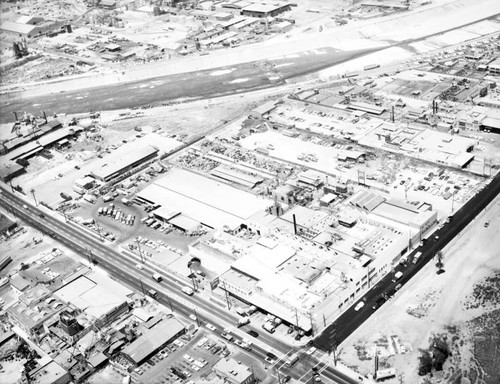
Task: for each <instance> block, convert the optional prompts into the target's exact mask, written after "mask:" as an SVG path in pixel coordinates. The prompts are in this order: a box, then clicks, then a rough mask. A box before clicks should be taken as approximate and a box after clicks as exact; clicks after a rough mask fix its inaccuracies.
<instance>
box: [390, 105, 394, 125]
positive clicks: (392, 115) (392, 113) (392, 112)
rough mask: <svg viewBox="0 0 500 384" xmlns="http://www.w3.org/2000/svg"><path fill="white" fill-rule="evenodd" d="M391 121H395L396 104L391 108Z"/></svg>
mask: <svg viewBox="0 0 500 384" xmlns="http://www.w3.org/2000/svg"><path fill="white" fill-rule="evenodd" d="M391 121H392V122H393V123H394V105H393V106H392V110H391Z"/></svg>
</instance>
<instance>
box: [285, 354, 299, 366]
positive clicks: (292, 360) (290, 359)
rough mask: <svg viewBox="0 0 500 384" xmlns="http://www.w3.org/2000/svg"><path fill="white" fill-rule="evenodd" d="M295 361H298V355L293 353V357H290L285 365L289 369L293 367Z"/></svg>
mask: <svg viewBox="0 0 500 384" xmlns="http://www.w3.org/2000/svg"><path fill="white" fill-rule="evenodd" d="M297 361H299V354H298V353H294V354H293V355H291V356H290V357H289V358H288V360H287V361H286V363H285V365H286V366H287V367H291V366H292V365H294V364H295V363H296V362H297Z"/></svg>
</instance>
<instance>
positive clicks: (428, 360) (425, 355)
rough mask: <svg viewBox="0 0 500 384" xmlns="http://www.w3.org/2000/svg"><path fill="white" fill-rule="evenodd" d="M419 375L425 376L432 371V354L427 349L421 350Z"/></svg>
mask: <svg viewBox="0 0 500 384" xmlns="http://www.w3.org/2000/svg"><path fill="white" fill-rule="evenodd" d="M418 359H419V362H420V363H419V366H418V375H419V376H425V375H427V374H428V373H430V372H431V371H432V356H431V354H430V353H429V351H428V350H427V349H421V350H420V356H419V358H418Z"/></svg>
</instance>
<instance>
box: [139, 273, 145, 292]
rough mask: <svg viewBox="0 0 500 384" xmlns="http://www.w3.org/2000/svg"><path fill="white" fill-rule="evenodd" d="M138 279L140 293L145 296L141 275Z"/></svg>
mask: <svg viewBox="0 0 500 384" xmlns="http://www.w3.org/2000/svg"><path fill="white" fill-rule="evenodd" d="M139 281H140V282H141V290H142V295H143V296H146V294H145V293H144V284H143V283H142V277H139Z"/></svg>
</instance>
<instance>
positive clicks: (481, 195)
mask: <svg viewBox="0 0 500 384" xmlns="http://www.w3.org/2000/svg"><path fill="white" fill-rule="evenodd" d="M499 193H500V174H497V175H496V177H495V178H494V179H493V180H492V181H491V183H489V184H488V185H487V186H486V187H485V188H484V189H483V190H481V191H480V192H478V193H477V194H476V195H475V196H474V197H473V198H472V199H471V200H469V201H468V202H467V203H466V204H465V205H464V206H463V207H462V208H461V209H460V210H458V211H457V212H456V213H455V214H454V215H453V218H452V219H451V221H450V223H449V224H447V225H444V226H443V227H442V228H440V229H438V230H437V231H436V232H434V233H433V235H432V237H430V238H429V239H428V240H427V241H426V242H425V243H424V245H423V246H421V247H419V248H418V249H417V250H416V251H415V252H413V253H412V255H411V257H409V258H408V262H407V263H405V264H404V265H399V266H398V267H397V268H396V271H395V272H397V271H401V272H403V276H402V277H401V278H400V279H399V280H398V281H397V282H393V281H392V280H393V277H394V274H389V275H387V276H386V277H384V278H383V279H382V280H381V281H380V282H379V283H377V285H376V286H375V287H373V289H371V290H370V291H369V292H368V293H367V294H366V295H365V296H364V297H363V298H362V300H363V301H365V305H364V306H363V308H361V309H360V310H359V311H355V310H354V307H355V306H356V305H357V303H358V302H359V301H360V300H358V301H356V302H355V303H354V304H353V305H352V306H351V308H349V309H348V310H347V311H346V312H345V313H344V314H342V315H341V316H340V317H339V318H338V319H337V320H336V321H335V322H334V323H333V324H332V325H330V326H329V327H327V328H326V329H325V330H324V331H323V332H322V333H321V335H319V336H318V337H317V338H316V339H315V340H314V344H315V345H316V346H317V347H318V348H320V349H322V350H324V351H327V352H330V351H332V350H333V349H334V348H335V345H339V344H340V343H342V342H343V341H344V340H345V339H346V338H347V337H348V336H349V335H350V334H352V333H353V332H354V331H355V330H356V329H357V328H358V327H359V326H360V325H361V324H363V322H364V321H365V320H366V319H367V318H368V317H370V316H371V315H372V314H373V312H374V310H373V308H372V306H373V305H374V304H375V302H376V301H377V299H379V298H380V297H383V296H384V295H386V296H388V297H390V296H392V295H393V294H397V293H395V289H394V288H395V286H396V285H397V284H405V283H406V282H408V281H409V280H410V279H411V278H412V277H413V276H414V275H415V274H416V273H417V272H418V271H419V270H420V269H422V268H423V267H424V265H425V264H426V263H427V262H429V261H430V260H432V259H433V258H434V256H435V254H436V252H437V251H439V250H441V249H443V248H444V247H445V246H446V245H447V244H448V243H449V242H450V241H451V240H453V239H454V238H455V236H457V235H458V234H459V233H460V231H462V230H463V229H464V228H465V227H466V226H467V225H468V224H469V223H470V222H471V221H472V220H473V219H474V218H475V217H476V216H477V215H478V214H479V213H480V212H481V211H482V210H483V209H484V208H486V207H487V205H488V204H489V203H490V202H491V201H492V200H493V199H494V198H495V197H496V196H497V195H498V194H499ZM417 252H422V256H421V258H420V260H419V261H418V262H416V263H415V264H414V263H412V260H413V256H414V255H415V253H417ZM444 261H445V262H446V260H444ZM444 269H445V270H446V264H445V266H444ZM436 271H437V269H436ZM444 273H446V272H444Z"/></svg>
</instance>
